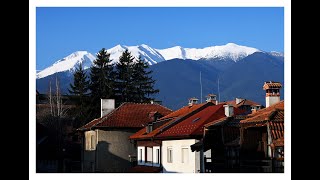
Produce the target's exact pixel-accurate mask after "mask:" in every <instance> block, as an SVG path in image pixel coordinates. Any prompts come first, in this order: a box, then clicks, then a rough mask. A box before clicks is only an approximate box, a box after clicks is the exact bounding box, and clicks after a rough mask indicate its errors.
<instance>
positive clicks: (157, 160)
mask: <svg viewBox="0 0 320 180" xmlns="http://www.w3.org/2000/svg"><path fill="white" fill-rule="evenodd" d="M156 164H160V149H156Z"/></svg>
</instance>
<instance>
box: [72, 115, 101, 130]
mask: <svg viewBox="0 0 320 180" xmlns="http://www.w3.org/2000/svg"><path fill="white" fill-rule="evenodd" d="M97 119H99V118H95V119H93V120H91V121H90V122H88V123H86V124H85V125H83V126H81V127H79V128H78V129H77V131H80V130H81V129H85V128H83V127H84V126H86V125H87V124H90V123H91V122H93V121H95V120H97Z"/></svg>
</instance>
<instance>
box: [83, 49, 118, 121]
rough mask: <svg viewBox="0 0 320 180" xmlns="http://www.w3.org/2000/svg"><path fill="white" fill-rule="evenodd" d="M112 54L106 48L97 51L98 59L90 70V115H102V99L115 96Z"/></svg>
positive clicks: (94, 116)
mask: <svg viewBox="0 0 320 180" xmlns="http://www.w3.org/2000/svg"><path fill="white" fill-rule="evenodd" d="M109 58H110V54H109V53H107V50H106V49H105V48H102V49H101V50H100V51H99V52H98V53H97V59H96V60H94V61H93V65H92V66H91V69H90V70H91V71H90V80H91V83H90V86H89V87H90V88H89V89H90V91H91V95H90V97H91V105H90V113H91V114H90V115H89V116H90V117H91V118H97V117H99V116H100V99H107V98H114V92H113V83H114V72H113V66H112V64H111V60H110V59H109Z"/></svg>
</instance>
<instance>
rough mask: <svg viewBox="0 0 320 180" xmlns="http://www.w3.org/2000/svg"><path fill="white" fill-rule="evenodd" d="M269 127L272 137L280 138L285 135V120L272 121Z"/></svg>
mask: <svg viewBox="0 0 320 180" xmlns="http://www.w3.org/2000/svg"><path fill="white" fill-rule="evenodd" d="M269 127H270V131H271V138H272V139H279V138H282V137H283V136H284V121H270V122H269Z"/></svg>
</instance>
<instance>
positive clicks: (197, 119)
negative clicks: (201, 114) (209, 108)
mask: <svg viewBox="0 0 320 180" xmlns="http://www.w3.org/2000/svg"><path fill="white" fill-rule="evenodd" d="M199 119H200V118H196V119H194V120H193V121H192V122H193V123H195V122H197V121H199Z"/></svg>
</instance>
